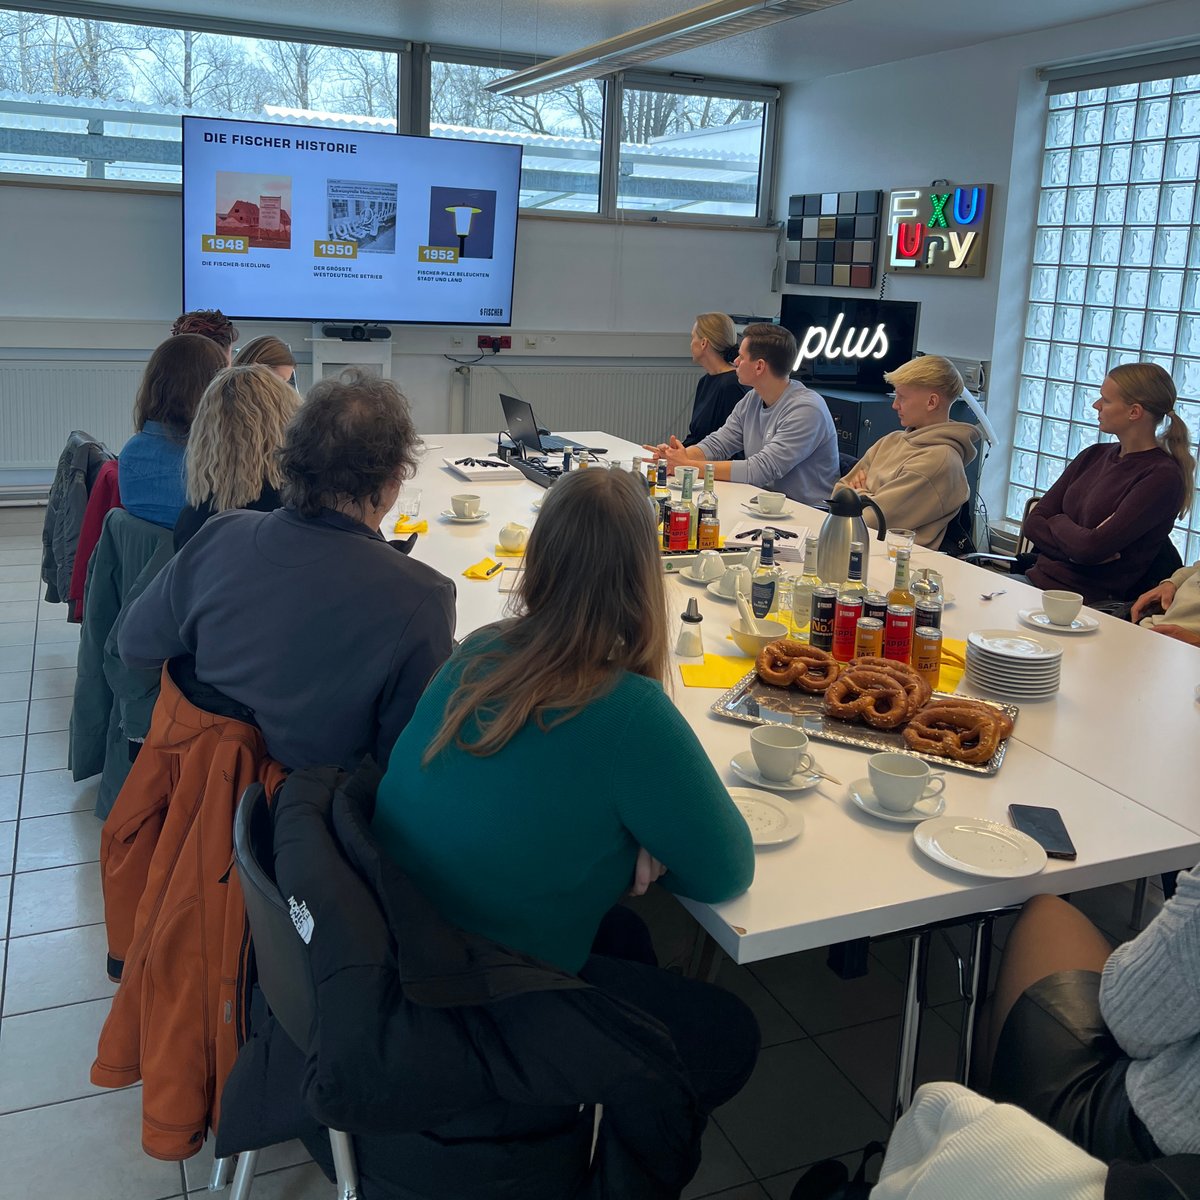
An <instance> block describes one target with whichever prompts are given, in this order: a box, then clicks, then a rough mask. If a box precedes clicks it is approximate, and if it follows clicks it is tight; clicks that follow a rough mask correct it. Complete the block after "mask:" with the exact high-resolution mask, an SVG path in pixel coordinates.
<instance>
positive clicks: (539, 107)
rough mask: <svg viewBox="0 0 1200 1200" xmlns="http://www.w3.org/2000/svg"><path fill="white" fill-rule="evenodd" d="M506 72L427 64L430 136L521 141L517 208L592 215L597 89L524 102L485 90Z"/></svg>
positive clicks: (596, 205) (596, 207)
mask: <svg viewBox="0 0 1200 1200" xmlns="http://www.w3.org/2000/svg"><path fill="white" fill-rule="evenodd" d="M509 73H510V70H500V69H498V68H496V67H489V66H481V65H479V64H476V63H471V62H464V61H453V60H449V59H434V60H433V61H432V62H431V64H430V72H429V75H430V79H429V132H430V133H431V134H433V135H434V136H435V137H452V138H470V139H475V140H480V141H488V142H497V141H514V142H520V143H521V145H523V146H524V147H525V152H524V155H523V156H522V168H521V207H522V208H535V209H543V210H547V209H549V210H552V211H555V212H580V213H595V212H599V211H600V142H601V138H602V136H603V133H604V91H603V89H602V87H601V86H600V84H599V83H597V82H596V81H595V80H591V79H589V80H585V81H584V82H582V83H576V84H572V85H571V86H570V87H565V88H560V89H558V90H557V91H553V92H543V93H541V94H540V95H537V96H529V97H526V98H523V99H522V98H517V97H512V96H496V95H493V94H492V93H491V92H488V91H484V85H485V84H488V83H491V82H492V81H493V80H495V79H500V78H502V77H503V76H505V75H508V74H509Z"/></svg>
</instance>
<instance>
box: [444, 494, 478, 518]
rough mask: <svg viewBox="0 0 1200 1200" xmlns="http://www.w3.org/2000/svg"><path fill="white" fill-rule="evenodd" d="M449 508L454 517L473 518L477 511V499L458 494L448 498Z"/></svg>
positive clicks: (468, 495)
mask: <svg viewBox="0 0 1200 1200" xmlns="http://www.w3.org/2000/svg"><path fill="white" fill-rule="evenodd" d="M450 507H451V508H452V509H453V510H454V515H455V516H456V517H473V516H474V515H475V514H476V513H477V512H478V511H479V497H478V496H472V495H470V494H469V493H467V492H460V493H459V494H458V495H457V496H451V497H450Z"/></svg>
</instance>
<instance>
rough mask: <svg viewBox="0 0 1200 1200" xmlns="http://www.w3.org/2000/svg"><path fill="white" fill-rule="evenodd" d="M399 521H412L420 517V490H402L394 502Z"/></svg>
mask: <svg viewBox="0 0 1200 1200" xmlns="http://www.w3.org/2000/svg"><path fill="white" fill-rule="evenodd" d="M396 503H397V505H398V506H399V507H398V511H399V514H400V520H401V521H412V520H415V519H416V518H417V517H419V516H420V515H421V489H420V488H404V489H403V491H401V493H400V496H399V498H398V499H397V501H396Z"/></svg>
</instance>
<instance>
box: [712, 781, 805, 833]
mask: <svg viewBox="0 0 1200 1200" xmlns="http://www.w3.org/2000/svg"><path fill="white" fill-rule="evenodd" d="M729 796H730V799H732V800H733V802H734V804H735V805H736V806H737V810H738V812H740V813H741V814H742V816H743V818H745V821H746V824H747V825H749V826H750V838H751V840H752V841H753V842H754V844H755V845H756V846H782V845H783V844H784V842H792V841H795V840H796V838H798V837H799V836H800V835H801V834H802V833H803V832H804V818H803V817H802V816H801V815H800V811H799V809H797V808H793V807H792V806H791V805H790V804H788V802H787V801H786V800H780V798H779V797H778V796H772V795H771V793H770V792H762V791H759V790H758V789H757V788H730V789H729Z"/></svg>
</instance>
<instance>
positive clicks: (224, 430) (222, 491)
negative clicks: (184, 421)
mask: <svg viewBox="0 0 1200 1200" xmlns="http://www.w3.org/2000/svg"><path fill="white" fill-rule="evenodd" d="M299 407H300V397H299V396H298V395H297V394H296V391H295V389H294V388H291V387H289V386H288V385H287V384H286V383H284V382H283V380H282V379H280V378H279V376H278V374H276V373H275V372H274V371H272V370H271V368H270V367H267V366H261V365H255V366H236V367H227V368H226V369H225V370H224V371H221V372H220V373H219V374H218V375H217V376H216V377H215V378H214V379H213V381H212V383H210V384H209V385H208V388H207V389H206V391H205V393H204V395H203V396H201V397H200V403H199V404H198V405H197V406H196V415H195V417H194V418H193V419H192V432H191V436H190V437H189V439H188V449H187V467H186V473H187V499H188V502H187V507H186V508H184V509H183V511H182V512H181V513H180V514H179V519H178V520H177V521H176V522H175V549H176V550H179V549H180V547H182V546H183V545H184V544H185V543H186V542H187V541H188V540H189V539H190V538H192V537H193V536H194V535H195V534H196V533H197V532H199V530H200V527H201V526H202V525H203V524H204V522H205V521H207V520H208V518H209V517H211V516H212V515H213V514H214V513H219V512H225V511H226V510H227V509H231V508H252V509H256V510H257V511H259V512H270V511H271V510H272V509H276V508H278V507H279V505H280V499H279V487H280V485H281V484H282V482H283V475H282V474H281V472H280V469H279V463H278V460H277V455H278V451H279V448H280V446H282V445H283V431H284V428H285V427H286V426H287V423H288V422H289V421H290V420H291V419H292V417H293V416H294V415H295V413H296V410H297V409H298V408H299Z"/></svg>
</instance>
